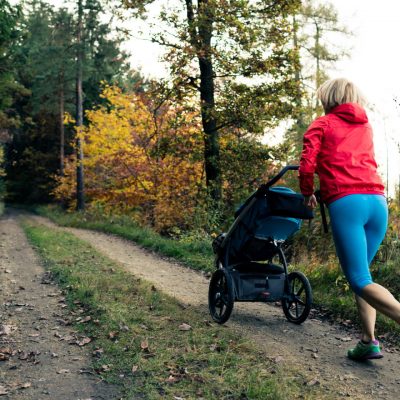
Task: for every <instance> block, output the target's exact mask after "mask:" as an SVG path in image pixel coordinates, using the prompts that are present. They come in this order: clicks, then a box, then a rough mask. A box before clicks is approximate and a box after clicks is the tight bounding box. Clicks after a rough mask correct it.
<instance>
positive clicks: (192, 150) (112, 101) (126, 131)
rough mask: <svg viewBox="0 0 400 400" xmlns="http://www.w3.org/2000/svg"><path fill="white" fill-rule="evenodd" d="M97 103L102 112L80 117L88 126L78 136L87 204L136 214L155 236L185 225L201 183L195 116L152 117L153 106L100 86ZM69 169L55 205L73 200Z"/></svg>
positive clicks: (166, 109)
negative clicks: (156, 232)
mask: <svg viewBox="0 0 400 400" xmlns="http://www.w3.org/2000/svg"><path fill="white" fill-rule="evenodd" d="M102 97H103V98H104V99H106V100H107V102H108V105H107V106H100V107H98V108H96V109H93V110H89V111H87V113H86V117H87V119H88V121H89V124H88V126H87V127H84V128H82V129H81V131H80V132H79V133H78V134H79V136H80V138H81V139H82V143H83V152H84V167H85V177H86V183H85V186H86V194H87V196H88V197H89V199H90V201H91V202H92V203H93V204H101V205H102V206H103V207H106V208H108V207H110V208H111V207H112V208H113V210H114V211H115V210H116V209H120V210H127V209H130V210H140V212H141V215H142V219H143V220H144V221H146V222H149V223H151V224H152V225H153V226H155V227H156V228H157V229H158V230H165V229H169V228H170V227H172V226H184V225H186V224H188V221H190V220H191V219H192V215H193V213H194V207H195V206H196V201H197V195H198V190H199V187H201V186H202V183H203V182H202V180H203V178H202V176H203V162H202V158H203V157H202V155H203V139H202V131H201V125H200V120H199V118H198V116H197V114H195V113H193V112H188V111H185V110H184V109H183V108H182V107H180V106H175V105H173V104H167V103H165V104H164V105H163V106H162V107H161V108H157V110H156V109H155V108H154V107H155V106H154V105H153V104H152V99H149V98H147V97H146V96H145V95H143V94H140V95H139V94H135V93H123V92H122V90H121V89H120V88H118V87H116V86H109V85H105V86H104V89H103V93H102ZM154 103H155V102H154ZM74 166H75V159H74V158H71V159H70V160H68V161H67V166H66V172H65V177H63V178H59V179H58V186H57V188H56V190H55V191H54V194H55V196H57V197H58V198H64V199H65V198H69V199H72V198H73V197H74V193H75V186H74V182H75V173H74Z"/></svg>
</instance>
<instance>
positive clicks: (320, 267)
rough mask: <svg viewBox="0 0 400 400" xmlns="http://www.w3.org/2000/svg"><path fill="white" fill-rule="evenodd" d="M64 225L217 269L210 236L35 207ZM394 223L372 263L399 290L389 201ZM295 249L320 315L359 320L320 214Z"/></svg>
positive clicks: (380, 329)
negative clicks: (177, 233) (166, 231)
mask: <svg viewBox="0 0 400 400" xmlns="http://www.w3.org/2000/svg"><path fill="white" fill-rule="evenodd" d="M35 211H36V212H37V213H39V214H40V215H43V216H46V217H48V218H50V219H51V220H53V221H54V222H56V223H57V224H59V225H62V226H71V227H77V228H86V229H93V230H98V231H101V232H105V233H112V234H115V235H118V236H121V237H123V238H125V239H128V240H131V241H133V242H136V243H137V244H139V245H140V246H142V247H144V248H148V249H151V250H153V251H156V252H158V253H159V254H161V255H164V256H168V257H172V258H174V259H176V260H178V261H180V262H182V263H184V264H185V265H187V266H189V267H190V268H193V269H196V270H201V271H204V272H206V273H209V272H212V271H213V270H214V255H213V253H212V248H211V242H212V235H208V234H206V233H202V234H199V233H186V234H184V235H181V236H180V237H163V236H161V235H160V234H158V233H156V232H154V231H153V230H151V229H150V228H146V227H141V226H140V225H138V224H137V223H136V222H134V221H133V220H132V219H131V218H128V217H126V216H125V217H124V216H110V215H104V214H101V213H95V212H85V213H76V212H70V213H66V212H64V211H63V210H61V209H60V208H59V207H54V206H41V207H37V208H36V209H35ZM390 214H391V216H390V225H389V228H388V233H387V236H386V238H385V240H384V242H383V244H382V246H381V248H380V250H379V252H378V255H377V257H376V259H375V261H374V264H373V266H372V273H373V276H374V279H375V280H376V282H378V283H381V284H382V285H383V286H385V287H387V288H388V289H389V290H390V291H391V292H392V293H394V294H396V293H400V270H399V268H398V266H399V262H398V260H399V257H400V242H399V239H398V229H397V225H398V224H399V221H400V212H399V207H398V206H397V205H396V203H392V204H391V205H390ZM288 252H289V253H291V264H290V268H292V269H296V270H301V271H303V272H304V273H305V274H306V276H307V277H308V279H309V280H310V282H311V286H312V289H313V296H314V306H315V307H316V308H318V309H319V310H320V312H321V315H323V316H326V317H328V318H331V319H335V320H337V321H338V322H342V323H344V324H351V323H356V324H358V323H359V320H358V314H357V309H356V306H355V301H354V295H353V292H352V291H351V289H350V287H349V285H348V283H347V281H346V279H345V277H344V275H343V274H342V272H341V269H340V266H339V263H338V260H337V258H336V255H335V250H334V245H333V242H332V238H331V233H329V234H323V233H322V228H321V223H320V220H319V218H318V216H317V218H316V220H315V222H312V224H311V227H308V225H307V223H305V224H303V228H302V229H301V231H300V232H299V234H298V235H297V236H296V240H295V242H294V243H293V244H292V247H291V248H290V249H289V250H288ZM377 333H378V335H383V336H384V337H385V339H391V340H393V341H396V342H399V340H400V329H399V327H398V326H397V325H396V324H395V323H393V321H391V320H389V319H388V318H386V317H384V316H382V315H379V314H378V316H377Z"/></svg>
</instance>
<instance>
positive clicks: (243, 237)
mask: <svg viewBox="0 0 400 400" xmlns="http://www.w3.org/2000/svg"><path fill="white" fill-rule="evenodd" d="M298 168H299V167H298V166H295V165H291V166H287V167H285V168H284V169H282V170H281V171H280V172H279V174H278V175H276V176H275V177H274V178H272V179H271V180H270V181H269V182H268V183H266V184H264V185H262V186H261V187H260V188H259V189H258V190H257V191H256V192H255V193H253V194H252V195H251V196H250V197H249V198H248V199H247V200H246V202H245V203H244V204H243V205H242V206H241V207H240V208H239V210H238V211H237V212H236V214H235V217H236V219H235V221H234V222H233V224H232V226H231V227H230V229H229V231H228V232H227V233H222V234H220V235H219V236H218V237H217V238H215V239H214V241H213V244H212V245H213V250H214V253H215V266H216V268H217V270H216V271H215V272H214V273H213V275H212V276H211V280H210V286H209V292H208V305H209V310H210V314H211V317H212V319H213V320H214V321H215V322H217V323H220V324H223V323H224V322H226V321H227V320H228V319H229V317H230V315H231V313H232V310H233V304H234V302H235V301H253V302H254V301H257V302H279V301H280V302H281V304H282V308H283V312H284V314H285V316H286V318H287V319H288V320H289V321H290V322H293V323H296V324H301V323H302V322H304V321H305V320H306V319H307V317H308V314H309V312H310V309H311V304H312V291H311V286H310V283H309V281H308V279H307V278H306V277H305V275H304V274H302V273H301V272H291V273H289V272H288V265H287V261H286V257H285V254H284V245H285V243H286V242H287V239H289V238H290V237H291V236H292V235H293V234H294V233H295V232H297V231H298V230H299V229H300V226H301V222H302V219H312V218H313V217H314V214H313V212H312V211H311V210H309V209H307V208H306V207H305V206H304V204H303V201H304V198H303V196H302V195H301V194H298V193H295V192H294V191H293V190H291V189H289V188H285V187H277V186H276V187H272V186H273V185H274V184H275V183H276V182H278V181H279V179H281V178H282V176H283V175H284V174H285V173H286V172H287V171H293V170H298ZM275 259H278V260H279V264H280V265H277V264H274V263H273V262H272V261H273V260H275Z"/></svg>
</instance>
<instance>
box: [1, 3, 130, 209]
mask: <svg viewBox="0 0 400 400" xmlns="http://www.w3.org/2000/svg"><path fill="white" fill-rule="evenodd" d="M24 11H25V15H24V17H23V18H22V19H21V21H20V23H19V25H18V30H19V32H20V39H19V41H18V43H17V45H15V46H14V48H13V52H12V64H13V66H14V69H15V80H16V81H17V82H19V83H20V84H22V85H23V86H24V87H25V88H26V92H27V93H26V94H27V95H25V96H24V97H22V96H19V99H17V101H16V106H15V108H16V110H15V115H16V116H17V117H18V118H19V119H20V120H21V121H23V122H22V123H21V124H20V126H19V127H18V128H15V129H14V131H13V141H12V143H10V144H9V145H8V149H7V175H8V176H7V182H8V188H9V192H10V194H9V200H17V201H25V200H30V201H36V202H38V201H47V200H49V198H50V197H49V193H50V192H51V190H52V189H53V187H54V176H55V175H56V174H61V175H62V174H63V169H64V161H63V160H64V154H67V155H68V154H70V153H71V152H72V151H73V150H74V148H73V147H72V146H71V145H70V144H69V143H70V142H71V141H72V139H73V137H74V136H75V130H74V129H72V128H71V127H68V129H66V130H65V128H64V124H63V120H64V111H65V112H68V113H72V111H73V109H74V108H75V96H74V94H75V89H74V86H75V85H74V83H75V77H76V69H75V65H76V47H77V45H76V43H75V36H76V18H75V16H74V15H73V14H71V13H70V12H69V11H67V10H66V9H59V10H53V8H52V7H50V6H49V5H48V4H46V3H43V2H40V1H36V0H35V1H31V2H29V3H25V10H24ZM84 16H85V17H86V14H84ZM97 18H99V17H97ZM99 25H101V24H100V23H99ZM103 25H105V24H103ZM84 26H85V25H84ZM96 35H97V36H96ZM92 36H93V39H92V40H93V42H94V43H95V45H94V46H93V48H92V49H91V51H90V53H89V50H88V49H87V48H86V47H85V48H83V51H84V61H85V62H84V65H83V82H82V85H83V96H82V97H83V99H84V101H85V106H86V107H90V108H91V107H93V106H94V104H98V103H101V102H103V101H104V100H103V99H102V98H101V97H100V93H99V86H100V81H102V80H110V81H112V80H113V79H119V76H121V75H122V74H123V73H124V71H125V67H124V60H125V58H126V56H125V55H124V54H123V53H122V55H120V57H118V58H117V57H115V55H116V54H118V52H119V44H120V40H119V39H117V38H113V37H112V36H111V30H110V29H108V30H107V29H103V28H102V30H100V28H98V29H97V28H96V30H95V32H94V33H92ZM99 54H100V55H101V62H95V61H94V60H93V57H94V58H96V57H97V56H98V55H99ZM100 64H101V65H100ZM87 71H89V72H87ZM86 93H89V94H90V95H88V96H86ZM28 94H29V95H28ZM64 130H65V132H64ZM28 157H30V158H33V159H34V162H33V159H32V160H28ZM27 166H29V168H26V167H27ZM42 167H43V169H42ZM44 167H45V168H44ZM27 182H28V183H29V184H27ZM29 191H31V193H29ZM22 193H23V195H22Z"/></svg>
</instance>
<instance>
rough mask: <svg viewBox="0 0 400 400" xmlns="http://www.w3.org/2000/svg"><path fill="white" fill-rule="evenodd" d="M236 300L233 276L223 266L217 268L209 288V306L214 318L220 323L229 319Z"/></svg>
mask: <svg viewBox="0 0 400 400" xmlns="http://www.w3.org/2000/svg"><path fill="white" fill-rule="evenodd" d="M234 300H235V298H234V291H233V285H232V278H231V276H230V275H229V273H228V272H227V271H226V270H225V269H223V268H222V269H218V270H216V271H215V272H214V273H213V275H212V277H211V280H210V287H209V289H208V308H209V310H210V314H211V317H212V319H213V320H214V321H215V322H218V323H219V324H223V323H224V322H226V321H228V319H229V317H230V316H231V313H232V310H233V303H234Z"/></svg>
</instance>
